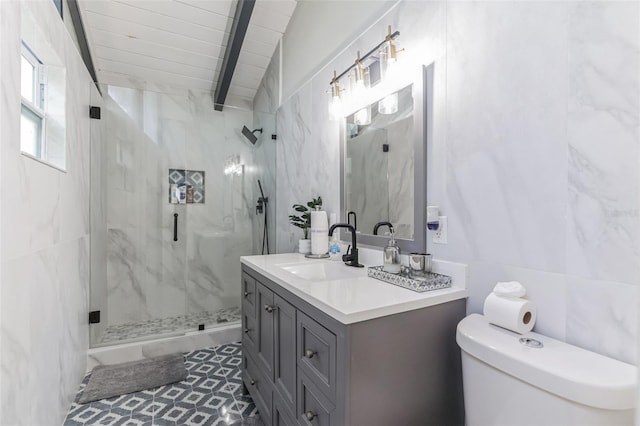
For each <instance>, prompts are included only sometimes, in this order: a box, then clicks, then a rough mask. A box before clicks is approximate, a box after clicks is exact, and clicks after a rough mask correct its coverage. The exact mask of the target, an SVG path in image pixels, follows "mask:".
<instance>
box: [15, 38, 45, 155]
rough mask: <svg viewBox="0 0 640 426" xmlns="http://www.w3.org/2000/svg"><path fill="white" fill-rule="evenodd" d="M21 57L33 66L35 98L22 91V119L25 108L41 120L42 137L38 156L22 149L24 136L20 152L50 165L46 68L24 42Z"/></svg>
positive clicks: (40, 137) (37, 152)
mask: <svg viewBox="0 0 640 426" xmlns="http://www.w3.org/2000/svg"><path fill="white" fill-rule="evenodd" d="M20 56H21V60H22V58H24V59H26V61H27V62H29V63H30V64H31V65H32V66H33V73H32V76H31V80H32V85H33V87H32V90H33V97H34V99H33V101H32V100H31V99H27V98H25V97H24V96H23V95H22V91H21V93H20V98H21V104H22V105H21V109H20V117H21V119H22V117H23V113H22V107H24V108H26V109H27V110H29V111H30V112H31V113H32V114H33V115H35V116H37V117H38V118H40V135H39V138H38V139H39V140H38V144H39V146H38V149H37V150H36V154H32V153H30V152H27V151H24V150H23V149H22V135H20V152H21V153H22V154H26V155H28V156H30V157H33V158H34V159H36V160H39V161H43V162H45V163H47V164H49V162H48V161H47V143H46V141H47V138H46V132H47V130H46V129H47V126H46V120H47V112H46V90H47V89H46V88H47V78H46V67H45V65H44V64H43V63H42V61H40V59H38V57H37V56H36V55H35V53H33V51H32V50H31V49H29V46H27V45H26V44H25V42H24V41H23V42H22V50H21V54H20ZM20 78H22V73H20ZM21 84H22V82H21Z"/></svg>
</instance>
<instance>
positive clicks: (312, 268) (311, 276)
mask: <svg viewBox="0 0 640 426" xmlns="http://www.w3.org/2000/svg"><path fill="white" fill-rule="evenodd" d="M280 267H281V268H282V269H284V270H285V271H287V272H289V273H291V274H293V275H296V276H298V277H300V278H303V279H305V280H309V281H332V280H343V279H349V278H357V277H364V276H366V275H367V274H366V271H364V269H361V268H353V267H349V266H346V265H345V264H344V263H342V262H330V261H320V262H305V263H295V264H290V265H281V266H280Z"/></svg>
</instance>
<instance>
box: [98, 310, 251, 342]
mask: <svg viewBox="0 0 640 426" xmlns="http://www.w3.org/2000/svg"><path fill="white" fill-rule="evenodd" d="M234 321H240V308H239V307H233V308H227V309H220V310H219V311H215V312H199V313H197V314H189V315H178V316H175V317H169V318H156V319H152V320H146V321H139V322H132V323H127V324H118V325H110V326H108V327H107V328H106V329H105V330H104V333H103V334H102V338H101V339H100V342H98V343H99V344H104V343H115V342H117V343H122V342H124V341H128V340H135V339H139V338H141V337H145V336H157V335H162V334H165V333H172V332H175V331H180V330H189V329H191V330H197V329H198V325H199V324H205V325H207V326H209V325H212V324H221V323H230V322H234Z"/></svg>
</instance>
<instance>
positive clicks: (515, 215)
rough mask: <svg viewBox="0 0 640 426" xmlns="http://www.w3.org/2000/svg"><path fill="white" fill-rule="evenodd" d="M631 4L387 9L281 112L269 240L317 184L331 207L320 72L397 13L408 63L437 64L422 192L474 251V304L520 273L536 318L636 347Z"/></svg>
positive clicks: (572, 333) (624, 350)
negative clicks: (272, 230)
mask: <svg viewBox="0 0 640 426" xmlns="http://www.w3.org/2000/svg"><path fill="white" fill-rule="evenodd" d="M639 7H640V5H639V4H638V3H636V2H552V3H549V2H490V1H486V2H455V1H452V2H445V1H442V2H429V3H423V2H412V1H404V2H401V3H399V4H397V5H396V6H395V7H393V8H392V9H391V10H390V11H389V12H388V14H387V15H386V16H385V17H384V18H383V19H381V21H380V22H379V23H377V24H374V25H373V26H372V28H371V29H370V30H368V31H367V32H366V33H365V34H364V35H363V36H362V37H360V38H359V39H358V40H356V41H355V42H354V44H353V46H351V47H350V48H348V49H347V53H346V54H342V55H340V56H339V57H337V58H336V59H335V60H333V61H332V62H331V63H329V64H328V65H327V66H326V67H325V68H324V69H323V70H321V72H319V73H318V74H317V76H316V77H314V78H313V79H312V80H311V81H310V82H308V83H307V84H305V85H304V86H303V87H301V88H300V89H299V91H298V92H297V93H296V94H294V95H293V96H292V97H291V98H290V99H288V100H285V102H284V103H283V104H282V105H281V107H280V109H279V110H278V123H277V124H278V134H279V137H280V142H279V143H280V144H281V148H282V149H278V159H277V161H278V172H277V177H276V179H277V187H278V200H277V203H278V208H277V210H278V212H279V213H278V223H277V228H278V233H277V234H278V246H277V248H278V251H279V252H286V251H291V250H294V249H295V241H297V239H298V238H299V235H298V234H297V233H296V232H295V230H294V229H292V227H291V226H290V225H289V223H288V221H287V214H288V211H289V209H290V207H291V204H293V203H294V202H297V201H300V200H304V199H306V198H308V197H309V196H310V195H312V194H315V193H316V192H318V193H320V194H321V195H323V197H325V200H326V205H327V208H328V210H330V211H337V210H338V208H339V193H340V191H339V186H338V185H339V178H338V177H339V153H338V149H339V148H338V147H339V137H338V135H339V133H338V127H337V124H336V123H335V122H330V121H328V119H327V113H326V95H325V90H326V88H327V82H328V79H329V78H330V76H331V74H332V73H333V70H334V69H336V70H342V69H344V68H346V67H347V66H348V65H349V64H350V63H351V62H352V61H353V55H354V54H355V52H356V51H357V50H361V51H367V50H368V49H369V48H370V46H372V45H375V43H377V42H378V41H379V40H380V39H382V37H383V36H384V34H385V32H386V26H387V25H388V24H392V25H393V27H394V28H398V29H399V30H400V32H401V38H400V39H399V42H400V43H402V47H405V48H406V51H405V52H403V53H402V55H403V58H402V60H403V61H406V62H407V63H410V64H411V66H417V65H418V64H420V63H424V64H428V63H431V62H434V61H435V82H434V96H435V99H434V111H433V117H432V123H433V128H432V130H433V144H432V145H431V146H429V147H428V150H427V155H428V159H429V160H428V174H427V185H428V201H429V203H430V204H437V205H440V206H441V208H442V211H443V213H444V214H446V215H447V216H448V217H449V243H448V244H447V245H434V244H431V243H429V246H428V250H429V251H430V252H431V253H432V254H434V255H435V256H436V257H438V258H441V259H446V260H453V261H458V262H464V263H467V264H469V271H470V272H469V283H470V284H469V286H470V292H471V295H470V298H469V302H468V311H469V312H480V311H481V310H482V303H483V300H484V298H485V297H486V295H487V294H488V293H489V292H490V290H491V288H492V286H493V284H494V283H495V282H496V281H497V280H505V279H509V280H511V279H516V280H520V281H521V282H522V283H523V284H524V285H525V286H526V287H527V288H528V290H529V293H530V297H531V299H532V300H534V301H535V302H536V303H537V305H538V323H537V326H536V329H537V330H538V331H540V332H541V333H545V334H547V335H550V336H553V337H557V338H560V339H563V340H566V341H568V342H570V343H573V344H576V345H578V346H581V347H585V348H589V349H591V350H594V351H596V352H600V353H603V354H606V355H609V356H612V357H614V358H617V359H621V360H623V361H627V362H631V363H635V362H636V359H637V345H636V344H635V343H633V342H636V341H637V335H638V330H637V320H636V318H637V315H638V313H637V311H638V309H637V293H638V288H637V287H638V284H639V283H638V281H639V279H640V247H639V241H640V220H639V219H640V217H639V214H640V213H639V212H640V201H639V195H638V194H639V191H640V188H639V181H640V175H639V173H640V172H639V171H638V170H640V167H638V166H639V162H640V138H639V136H638V128H639V126H638V125H639V123H638V115H639V114H638V113H639V112H640V111H639V105H638V104H639V100H638V96H637V94H638V91H639V90H640V72H639V70H640V59H639V56H640V55H639V54H640V48H639V40H638V31H639V29H640V25H639V22H638V17H639V10H638V8H639Z"/></svg>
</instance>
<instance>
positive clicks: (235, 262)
mask: <svg viewBox="0 0 640 426" xmlns="http://www.w3.org/2000/svg"><path fill="white" fill-rule="evenodd" d="M158 89H159V90H163V88H158ZM108 93H109V96H107V97H106V101H105V103H106V109H107V111H106V123H108V126H109V134H108V139H109V140H110V141H111V142H110V143H109V146H108V152H107V158H108V160H107V163H108V178H107V181H108V184H107V186H108V190H107V193H108V199H107V222H108V248H107V253H108V268H107V273H108V290H107V299H108V301H107V306H108V316H109V324H122V323H129V322H137V321H145V320H149V319H154V318H164V317H168V316H175V315H180V314H185V313H187V314H191V313H198V312H206V311H214V310H219V309H222V308H225V307H231V306H237V305H238V304H239V301H240V290H239V289H240V287H239V286H238V283H239V282H240V267H239V257H240V256H241V255H244V254H249V253H251V250H252V231H251V227H252V224H251V216H250V214H249V213H250V210H249V208H250V207H252V205H253V204H252V203H253V200H252V197H253V193H252V192H251V191H252V186H250V184H251V182H249V181H248V179H246V178H245V176H244V175H240V176H237V175H233V176H229V175H225V174H224V173H223V170H224V165H225V160H226V159H227V157H229V156H231V155H239V156H240V158H241V161H242V163H243V164H244V165H245V170H250V169H251V168H252V165H253V158H252V151H251V148H250V147H249V146H248V145H247V143H245V142H244V141H243V140H242V136H241V135H240V129H242V126H243V125H245V124H250V123H251V122H252V113H251V112H250V111H242V110H237V109H231V108H230V109H225V111H223V112H216V111H214V110H213V105H212V103H211V97H210V95H209V94H200V93H193V92H190V91H189V92H187V91H184V92H176V91H175V90H174V89H168V88H167V89H166V90H163V91H162V92H152V91H149V90H138V89H126V88H121V87H116V86H110V87H109V88H108ZM170 168H182V169H191V170H203V171H205V176H206V191H207V193H206V202H205V203H204V204H188V205H175V204H170V203H169V200H168V194H169V183H168V178H167V173H168V171H169V169H170ZM174 213H178V215H179V220H178V241H176V242H174V241H173V215H174Z"/></svg>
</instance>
